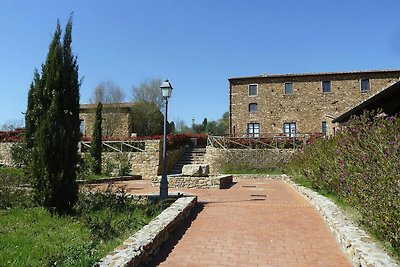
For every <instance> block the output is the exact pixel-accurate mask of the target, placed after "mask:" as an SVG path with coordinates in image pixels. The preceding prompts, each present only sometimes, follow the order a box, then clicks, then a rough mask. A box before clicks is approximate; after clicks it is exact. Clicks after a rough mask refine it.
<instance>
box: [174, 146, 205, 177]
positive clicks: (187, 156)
mask: <svg viewBox="0 0 400 267" xmlns="http://www.w3.org/2000/svg"><path fill="white" fill-rule="evenodd" d="M205 155H206V149H205V148H197V147H195V148H192V147H190V148H188V149H187V150H186V151H185V152H184V153H183V155H182V157H181V159H180V160H179V161H178V163H177V164H176V165H175V166H174V168H173V169H172V170H171V172H170V173H169V174H181V173H182V167H183V165H187V164H204V158H205Z"/></svg>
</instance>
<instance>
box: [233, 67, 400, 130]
mask: <svg viewBox="0 0 400 267" xmlns="http://www.w3.org/2000/svg"><path fill="white" fill-rule="evenodd" d="M399 77H400V70H390V71H363V72H347V73H344V72H343V73H319V74H287V75H262V76H254V77H239V78H231V79H229V82H230V133H231V135H234V136H246V134H247V129H248V128H247V127H248V124H249V123H256V124H258V125H259V133H260V135H270V134H274V135H275V134H282V133H284V126H283V125H284V123H295V124H296V125H295V127H296V132H297V133H321V132H322V122H326V125H327V133H333V132H334V130H335V129H334V127H335V125H334V124H332V123H331V121H332V120H333V119H334V118H335V117H337V116H339V115H341V114H342V113H343V112H345V111H347V110H349V109H350V108H352V107H353V106H355V105H356V104H358V103H359V102H361V101H363V100H365V99H366V98H368V97H370V96H372V95H373V94H375V93H377V92H379V91H381V90H382V89H385V88H386V87H387V86H388V85H389V84H392V83H395V82H397V81H399ZM361 80H368V83H369V90H366V91H361ZM323 81H330V82H331V83H330V84H331V91H330V92H323V90H322V82H323ZM285 83H291V84H292V89H293V92H292V93H289V94H285ZM249 85H254V86H252V88H256V94H255V95H249ZM250 104H256V105H252V107H251V108H252V111H250V106H249V105H250ZM255 106H256V107H255ZM254 109H256V110H255V111H254Z"/></svg>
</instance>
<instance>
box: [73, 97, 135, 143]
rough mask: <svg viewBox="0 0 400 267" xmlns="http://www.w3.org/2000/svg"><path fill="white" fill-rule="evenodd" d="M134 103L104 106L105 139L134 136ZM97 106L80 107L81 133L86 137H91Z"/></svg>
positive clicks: (103, 124) (103, 126) (85, 105)
mask: <svg viewBox="0 0 400 267" xmlns="http://www.w3.org/2000/svg"><path fill="white" fill-rule="evenodd" d="M133 105H134V104H133V103H116V104H104V105H103V111H102V116H103V121H102V131H103V133H102V134H103V136H104V137H122V138H126V137H130V136H131V134H132V123H131V119H132V118H131V116H132V115H131V109H130V108H131V107H132V106H133ZM96 107H97V105H95V104H83V105H81V107H80V111H79V119H80V120H81V132H82V134H83V136H85V137H91V136H92V133H93V125H94V121H95V118H96Z"/></svg>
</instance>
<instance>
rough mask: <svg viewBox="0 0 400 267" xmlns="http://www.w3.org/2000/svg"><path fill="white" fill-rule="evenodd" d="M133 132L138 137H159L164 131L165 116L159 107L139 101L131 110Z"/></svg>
mask: <svg viewBox="0 0 400 267" xmlns="http://www.w3.org/2000/svg"><path fill="white" fill-rule="evenodd" d="M131 110H132V116H131V117H132V122H131V123H132V126H133V131H134V132H135V133H137V134H138V135H147V136H148V135H159V134H162V133H163V131H164V115H163V114H162V113H161V112H160V110H159V109H158V107H157V105H156V104H154V103H150V102H146V101H143V100H142V101H138V102H136V103H135V105H134V106H133V107H132V108H131Z"/></svg>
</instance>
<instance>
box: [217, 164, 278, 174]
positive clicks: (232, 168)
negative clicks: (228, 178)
mask: <svg viewBox="0 0 400 267" xmlns="http://www.w3.org/2000/svg"><path fill="white" fill-rule="evenodd" d="M222 172H223V173H224V174H268V175H280V174H284V171H283V170H282V169H279V168H251V167H248V166H245V165H231V164H226V165H224V166H223V168H222Z"/></svg>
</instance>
